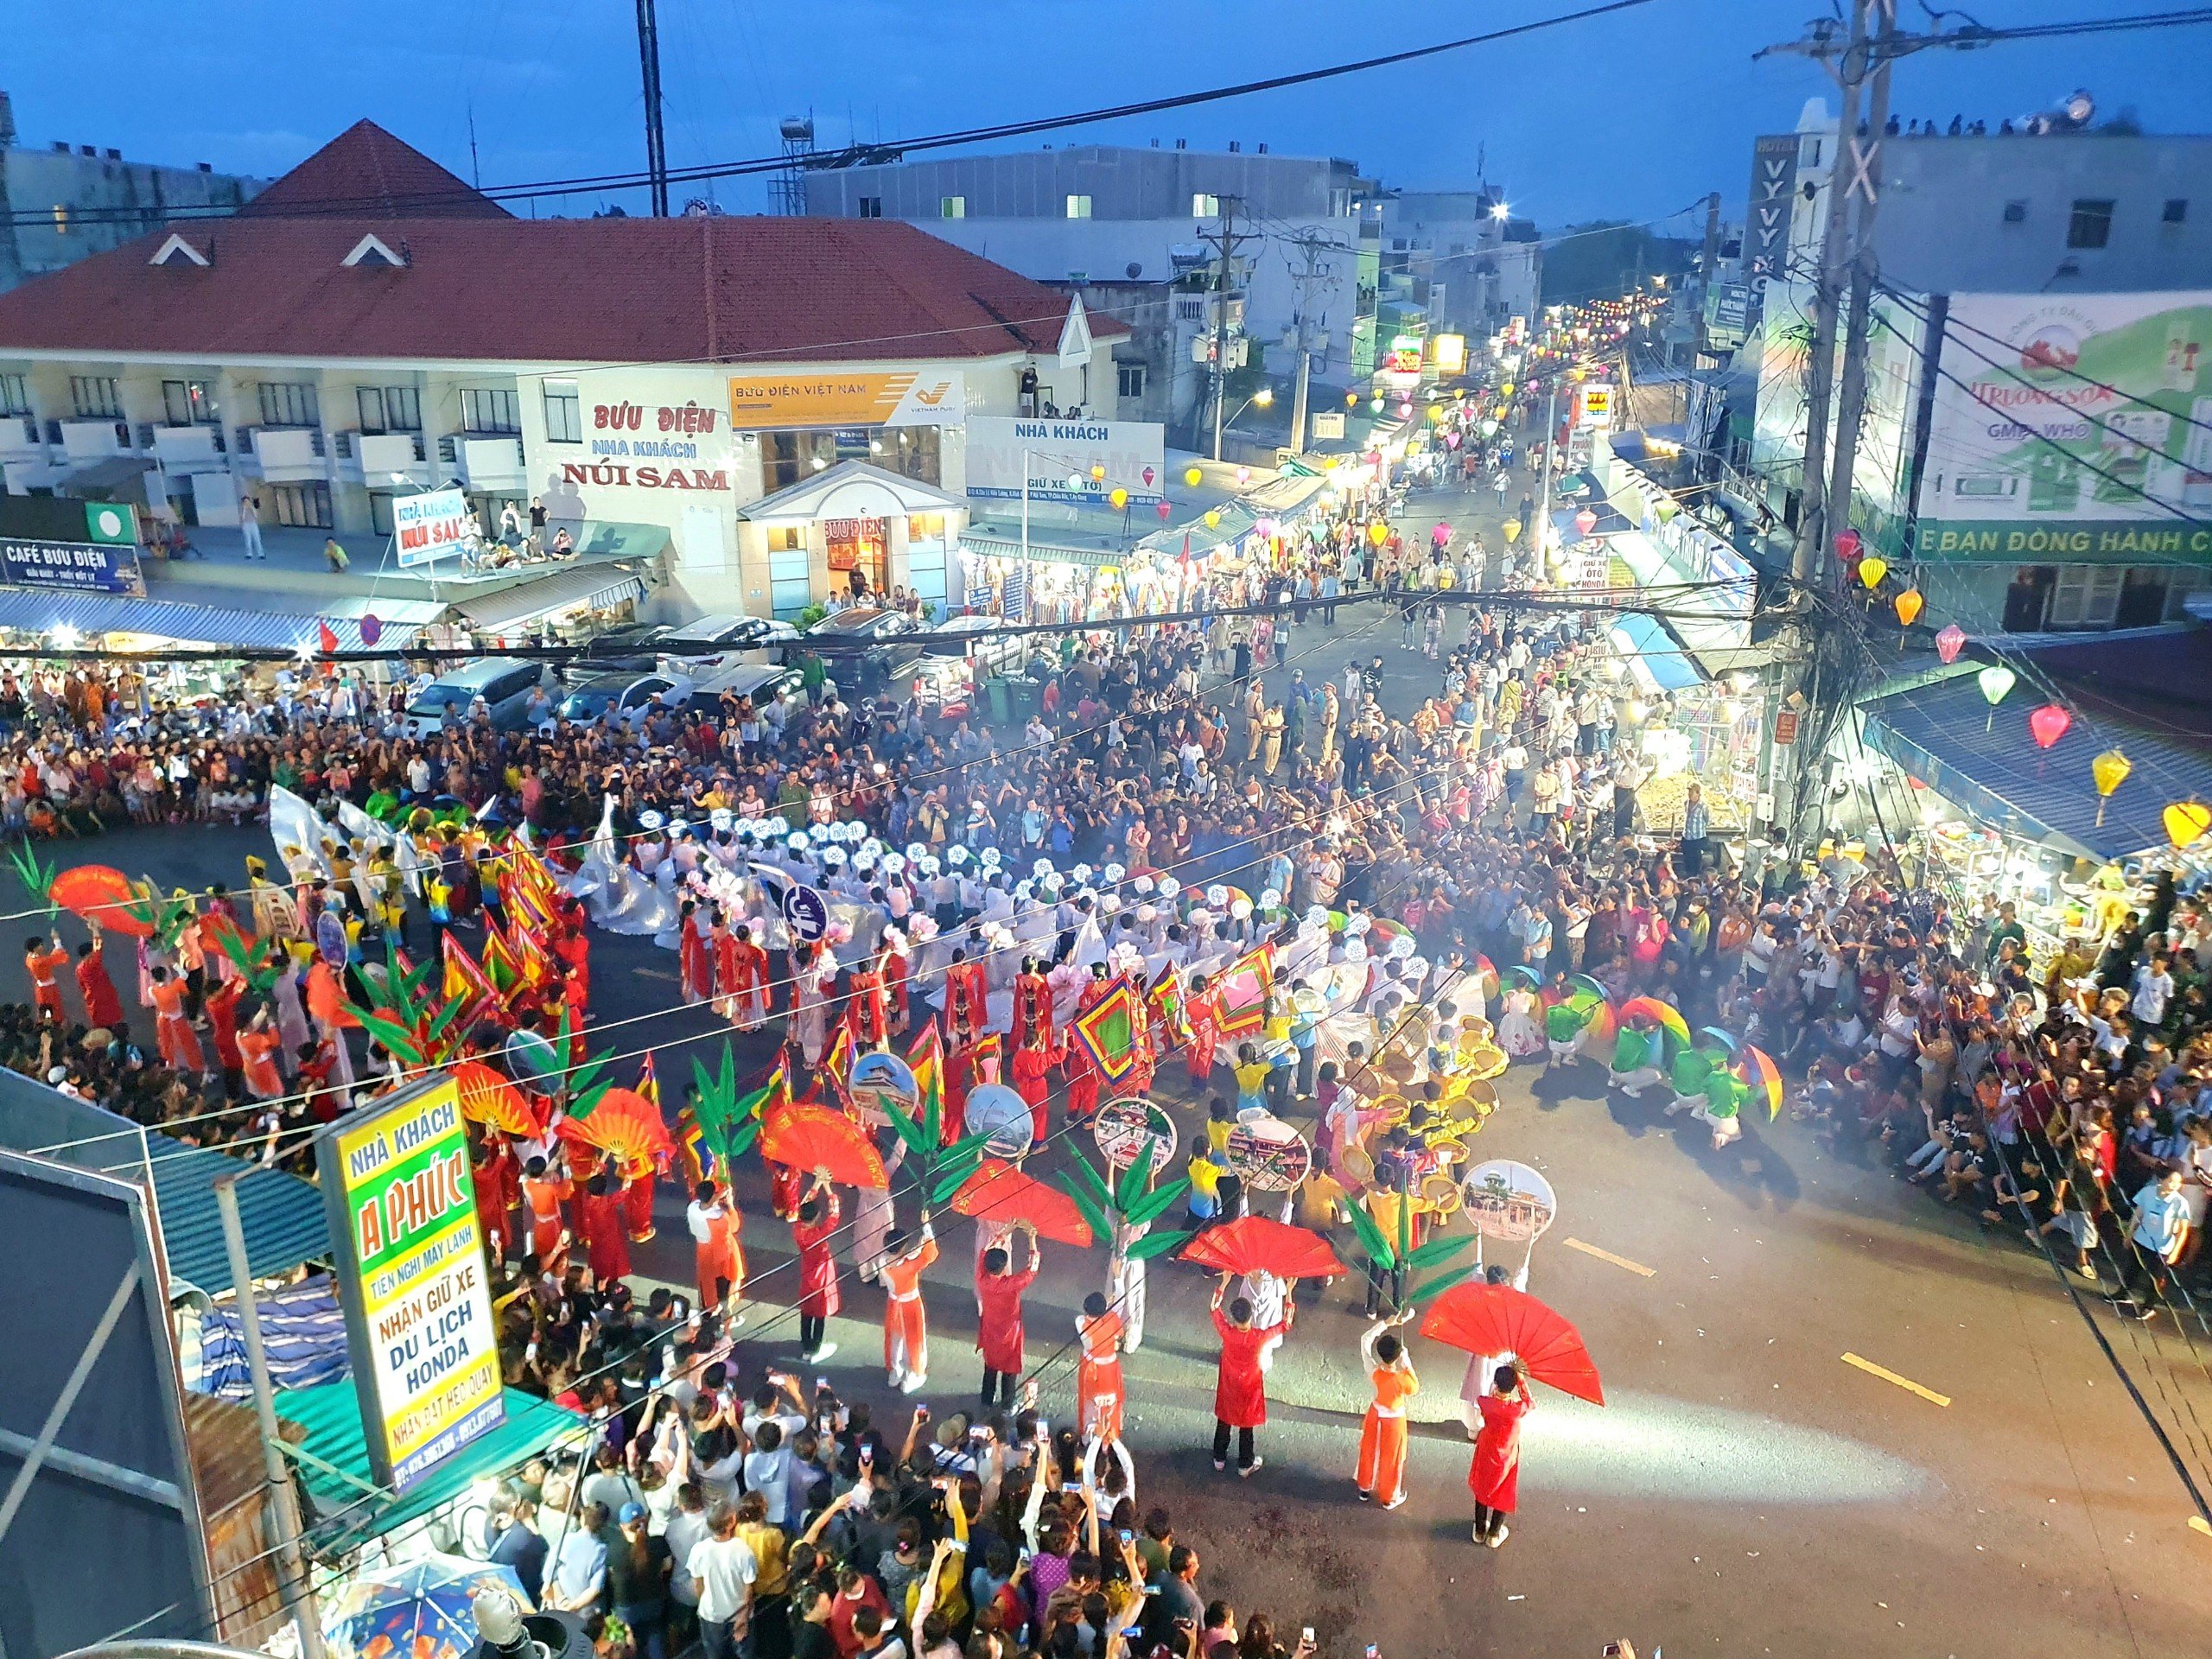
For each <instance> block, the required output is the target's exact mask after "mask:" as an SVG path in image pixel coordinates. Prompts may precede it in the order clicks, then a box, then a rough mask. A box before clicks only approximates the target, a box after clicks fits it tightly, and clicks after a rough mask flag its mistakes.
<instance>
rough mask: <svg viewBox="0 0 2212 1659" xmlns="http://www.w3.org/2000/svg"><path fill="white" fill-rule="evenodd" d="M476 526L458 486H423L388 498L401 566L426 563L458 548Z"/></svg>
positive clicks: (473, 516)
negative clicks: (416, 492) (435, 488)
mask: <svg viewBox="0 0 2212 1659" xmlns="http://www.w3.org/2000/svg"><path fill="white" fill-rule="evenodd" d="M475 528H476V516H475V515H474V513H472V512H469V510H468V498H467V497H466V496H464V495H463V494H462V493H461V492H460V491H459V490H425V491H423V492H422V493H420V494H418V495H395V496H393V497H392V498H391V534H392V539H393V541H394V542H395V543H396V544H397V546H398V549H399V563H400V564H401V565H402V566H406V565H410V564H428V563H429V562H430V561H431V560H433V559H439V558H443V557H445V556H447V555H448V554H449V553H457V552H459V551H460V550H461V547H462V545H463V544H464V543H467V540H468V537H469V532H470V531H473V530H474V529H475Z"/></svg>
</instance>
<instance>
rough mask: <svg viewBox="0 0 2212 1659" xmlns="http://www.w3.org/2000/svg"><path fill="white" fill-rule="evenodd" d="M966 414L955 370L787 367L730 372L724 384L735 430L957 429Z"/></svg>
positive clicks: (964, 402)
mask: <svg viewBox="0 0 2212 1659" xmlns="http://www.w3.org/2000/svg"><path fill="white" fill-rule="evenodd" d="M966 412H967V399H966V387H965V384H964V382H963V379H962V377H961V372H960V371H959V370H957V369H820V370H803V369H787V370H778V371H775V372H770V373H761V374H734V375H732V376H731V377H730V381H729V423H730V424H731V425H732V426H733V427H735V428H737V429H740V430H741V431H742V430H746V429H755V430H758V429H767V428H772V427H819V426H957V425H959V424H960V422H961V418H962V416H963V415H965V414H966Z"/></svg>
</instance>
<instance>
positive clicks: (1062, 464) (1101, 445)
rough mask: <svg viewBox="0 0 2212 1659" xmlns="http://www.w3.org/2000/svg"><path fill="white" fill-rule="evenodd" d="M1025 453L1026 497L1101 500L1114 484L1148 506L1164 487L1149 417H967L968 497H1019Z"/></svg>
mask: <svg viewBox="0 0 2212 1659" xmlns="http://www.w3.org/2000/svg"><path fill="white" fill-rule="evenodd" d="M1025 457H1027V467H1028V472H1029V499H1031V500H1033V501H1072V502H1075V503H1077V504H1078V505H1080V504H1082V503H1084V502H1099V503H1104V502H1106V501H1107V500H1108V499H1109V498H1110V497H1111V496H1112V494H1113V493H1114V492H1115V491H1116V490H1117V489H1122V490H1127V491H1128V493H1129V499H1130V500H1131V501H1133V502H1135V503H1137V504H1138V505H1150V504H1151V503H1153V502H1154V501H1157V500H1159V499H1160V494H1161V492H1162V491H1163V490H1165V488H1166V484H1167V461H1166V428H1164V427H1162V426H1161V425H1160V423H1158V422H1156V421H1065V420H1032V419H1029V418H1027V417H1025V416H1006V415H970V416H969V417H968V493H969V495H970V496H973V497H982V498H989V499H1000V500H1006V499H1014V500H1019V499H1020V497H1021V475H1022V468H1023V465H1024V458H1025ZM1095 471H1096V472H1099V473H1102V474H1103V476H1093V474H1094V472H1095Z"/></svg>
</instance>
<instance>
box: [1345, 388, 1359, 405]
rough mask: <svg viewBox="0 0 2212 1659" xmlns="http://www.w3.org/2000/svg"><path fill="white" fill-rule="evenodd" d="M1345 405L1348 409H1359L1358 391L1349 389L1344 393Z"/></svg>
mask: <svg viewBox="0 0 2212 1659" xmlns="http://www.w3.org/2000/svg"><path fill="white" fill-rule="evenodd" d="M1344 407H1345V408H1346V409H1357V408H1358V407H1359V394H1358V393H1357V392H1356V391H1348V392H1346V393H1344Z"/></svg>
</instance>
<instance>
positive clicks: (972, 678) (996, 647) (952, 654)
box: [919, 616, 1036, 689]
mask: <svg viewBox="0 0 2212 1659" xmlns="http://www.w3.org/2000/svg"><path fill="white" fill-rule="evenodd" d="M1005 626H1006V625H1005V623H1003V622H1002V621H1001V620H999V619H998V618H997V617H995V616H956V617H953V618H951V619H950V620H947V621H944V622H941V623H939V624H938V626H936V627H934V628H931V629H930V630H929V631H928V632H925V633H923V634H922V635H920V636H919V639H920V643H921V646H922V649H923V650H924V651H925V652H927V653H928V655H929V658H931V662H932V663H933V664H942V663H948V662H958V663H960V664H962V666H963V688H964V689H972V688H973V687H976V686H979V685H981V684H982V683H983V682H984V681H986V680H988V679H989V678H990V677H992V676H993V675H995V674H1007V675H1015V674H1020V672H1021V671H1022V668H1023V666H1024V664H1027V661H1028V654H1029V645H1030V642H1031V640H1032V639H1033V638H1035V637H1036V636H1033V635H1027V634H1019V633H1007V632H1003V629H1004V628H1005Z"/></svg>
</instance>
